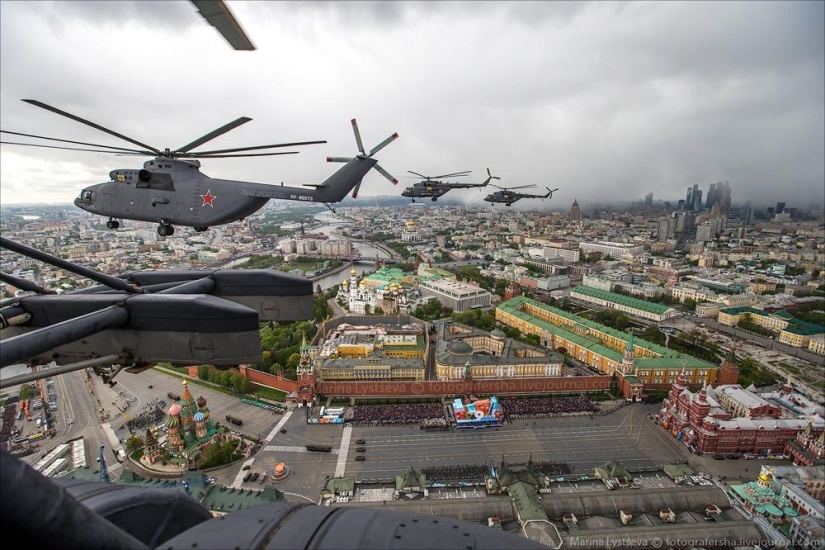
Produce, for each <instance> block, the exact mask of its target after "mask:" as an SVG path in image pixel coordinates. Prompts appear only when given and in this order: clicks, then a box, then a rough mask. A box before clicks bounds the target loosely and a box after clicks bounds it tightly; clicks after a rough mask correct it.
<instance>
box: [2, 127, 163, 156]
mask: <svg viewBox="0 0 825 550" xmlns="http://www.w3.org/2000/svg"><path fill="white" fill-rule="evenodd" d="M0 134H11V135H14V136H23V137H31V138H37V139H47V140H49V141H59V142H61V143H74V144H75V145H91V146H92V147H104V148H106V149H113V150H114V151H128V152H130V153H143V152H144V151H138V150H137V149H127V148H125V147H114V146H112V145H101V144H99V143H87V142H85V141H72V140H70V139H58V138H50V137H46V136H38V135H37V134H24V133H22V132H12V131H10V130H0ZM18 145H26V144H25V143H19V144H18ZM146 153H147V154H153V153H151V152H149V151H146Z"/></svg>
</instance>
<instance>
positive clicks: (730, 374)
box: [716, 348, 739, 386]
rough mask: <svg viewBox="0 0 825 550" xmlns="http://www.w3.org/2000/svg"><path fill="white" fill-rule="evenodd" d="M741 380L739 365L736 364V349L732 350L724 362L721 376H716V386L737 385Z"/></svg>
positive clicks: (720, 370) (720, 369) (720, 372)
mask: <svg viewBox="0 0 825 550" xmlns="http://www.w3.org/2000/svg"><path fill="white" fill-rule="evenodd" d="M737 380H739V364H738V363H737V362H736V348H731V349H730V352H729V353H728V356H727V357H725V360H724V361H722V365H721V367H720V368H719V374H717V375H716V385H717V386H724V385H726V384H736V381H737Z"/></svg>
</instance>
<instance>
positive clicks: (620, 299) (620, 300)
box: [570, 285, 674, 315]
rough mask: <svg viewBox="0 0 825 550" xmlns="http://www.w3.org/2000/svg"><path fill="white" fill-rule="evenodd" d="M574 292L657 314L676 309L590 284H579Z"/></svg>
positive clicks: (572, 291) (571, 291) (572, 290)
mask: <svg viewBox="0 0 825 550" xmlns="http://www.w3.org/2000/svg"><path fill="white" fill-rule="evenodd" d="M574 292H575V293H578V294H583V295H585V296H590V297H592V298H599V299H601V300H607V301H609V302H614V303H617V304H622V305H624V306H627V307H632V308H635V309H639V310H642V311H647V312H648V313H654V314H657V315H664V314H665V313H667V312H668V311H674V309H673V308H672V307H670V306H665V305H662V304H654V303H653V302H648V301H647V300H640V299H638V298H632V297H630V296H625V295H623V294H616V293H615V292H608V291H606V290H600V289H598V288H592V287H589V286H581V285H579V286H577V287H575V288H572V289H570V293H571V295H572V294H573V293H574Z"/></svg>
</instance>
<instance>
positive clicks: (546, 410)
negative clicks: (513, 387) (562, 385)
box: [500, 396, 597, 419]
mask: <svg viewBox="0 0 825 550" xmlns="http://www.w3.org/2000/svg"><path fill="white" fill-rule="evenodd" d="M500 403H501V408H502V409H503V410H504V414H505V415H506V416H507V417H508V418H511V419H512V418H523V417H531V418H542V417H546V416H556V415H563V414H571V413H579V412H595V411H596V410H597V405H596V404H594V403H593V402H592V401H590V399H588V398H587V397H584V396H577V397H537V398H533V399H502V400H501V401H500Z"/></svg>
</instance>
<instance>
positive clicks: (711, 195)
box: [705, 183, 722, 210]
mask: <svg viewBox="0 0 825 550" xmlns="http://www.w3.org/2000/svg"><path fill="white" fill-rule="evenodd" d="M719 185H720V186H721V185H722V184H721V183H720V184H719ZM715 202H716V184H715V183H711V184H710V189H708V198H707V200H706V201H705V208H707V209H708V210H710V209H711V208H713V205H714V203H715Z"/></svg>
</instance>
